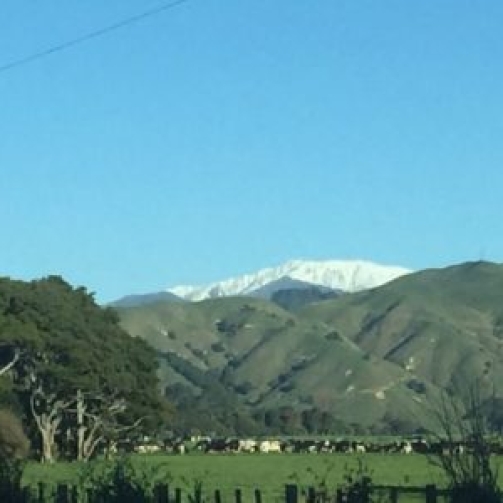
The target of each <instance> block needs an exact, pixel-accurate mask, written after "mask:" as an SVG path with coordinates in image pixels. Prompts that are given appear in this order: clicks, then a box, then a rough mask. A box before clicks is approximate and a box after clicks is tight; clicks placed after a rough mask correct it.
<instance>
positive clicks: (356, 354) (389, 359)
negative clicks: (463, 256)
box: [119, 262, 503, 431]
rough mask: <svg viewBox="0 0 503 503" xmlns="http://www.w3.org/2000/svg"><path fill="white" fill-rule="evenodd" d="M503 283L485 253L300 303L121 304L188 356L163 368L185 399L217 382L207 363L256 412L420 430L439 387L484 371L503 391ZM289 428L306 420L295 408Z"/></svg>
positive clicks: (133, 319)
mask: <svg viewBox="0 0 503 503" xmlns="http://www.w3.org/2000/svg"><path fill="white" fill-rule="evenodd" d="M502 292H503V267H502V266H500V265H495V264H490V263H484V262H480V263H467V264H462V265H459V266H453V267H448V268H445V269H438V270H426V271H421V272H418V273H413V274H410V275H406V276H403V277H400V278H398V279H395V280H394V281H391V282H390V283H387V284H385V285H383V286H380V287H377V288H375V289H372V290H368V291H364V292H359V293H354V294H344V295H341V296H337V297H336V298H331V299H327V300H322V301H319V302H315V303H313V304H309V305H307V306H304V307H302V304H300V305H299V309H298V310H296V311H286V310H284V309H282V308H281V307H280V306H278V305H276V304H274V303H273V302H270V301H267V300H265V299H259V298H247V297H226V298H218V299H210V300H205V301H201V302H195V303H172V302H158V303H155V304H148V305H144V306H138V307H135V308H130V309H120V310H119V312H120V316H121V320H122V325H123V327H124V328H125V329H126V330H127V331H129V333H131V334H132V335H136V336H140V337H142V338H144V339H146V340H147V341H148V342H149V343H151V344H152V345H153V346H154V347H155V348H156V349H157V350H158V351H159V352H161V353H162V354H164V355H168V356H169V355H174V356H175V357H176V358H178V363H180V361H182V362H184V364H183V365H182V366H180V365H178V366H177V367H176V368H175V366H173V365H170V364H166V363H165V365H163V369H164V370H163V379H164V382H165V385H166V386H167V387H171V390H172V387H173V386H174V385H176V386H178V388H177V390H178V392H179V391H180V390H183V393H184V397H185V398H184V399H185V400H186V397H187V396H188V395H192V396H199V397H203V398H207V397H208V394H209V393H211V392H212V391H211V390H210V389H208V388H207V387H205V386H204V385H202V384H201V383H202V382H203V381H204V380H201V374H199V378H198V379H194V377H193V376H194V371H193V370H194V369H198V370H199V372H202V373H203V374H202V375H207V376H208V379H210V377H211V379H212V380H213V381H212V382H214V383H217V382H218V383H219V385H220V386H221V387H220V391H219V393H220V394H221V393H222V390H225V393H224V394H225V395H226V400H228V399H229V400H233V401H234V402H233V403H234V404H235V405H234V406H235V407H238V408H239V410H240V411H241V412H243V411H244V413H246V411H247V413H248V415H249V416H250V417H252V416H253V417H257V416H258V417H260V416H261V414H263V413H264V411H269V412H270V411H278V410H282V411H283V412H282V414H283V415H282V416H281V414H280V416H281V417H284V416H285V414H286V413H285V411H288V414H290V415H293V416H295V417H297V416H303V415H306V414H308V413H315V414H322V413H326V414H328V415H329V416H330V417H331V418H332V420H333V421H332V423H331V424H337V425H339V426H340V427H341V428H343V427H348V425H349V426H350V427H351V428H353V429H354V428H357V429H363V430H365V431H392V430H393V429H397V428H398V429H408V430H415V429H418V428H421V427H427V428H428V427H431V424H432V423H431V414H430V412H431V408H432V404H434V403H437V401H438V397H439V393H440V390H441V389H442V388H445V387H448V388H451V389H452V390H454V392H455V390H457V389H462V387H463V386H466V384H467V383H469V382H473V381H474V379H476V378H481V379H482V380H483V381H484V382H486V383H487V385H488V389H489V388H491V389H492V387H493V385H494V386H496V392H497V393H500V390H499V389H498V388H497V386H498V384H499V382H503V381H502V379H501V378H503V305H502V303H501V293H502ZM290 294H291V292H290ZM313 300H316V299H313ZM168 359H169V358H168ZM190 369H192V370H190ZM205 373H206V374H205ZM212 388H213V390H215V389H216V387H214V386H213V387H212ZM231 397H232V398H231ZM313 411H314V412H313ZM288 414H286V415H288ZM288 427H291V428H293V429H295V428H302V425H300V426H299V421H298V420H296V419H292V421H291V424H289V425H288ZM285 429H286V430H288V428H287V427H286V426H285Z"/></svg>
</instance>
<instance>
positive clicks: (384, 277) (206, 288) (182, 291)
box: [168, 260, 411, 301]
mask: <svg viewBox="0 0 503 503" xmlns="http://www.w3.org/2000/svg"><path fill="white" fill-rule="evenodd" d="M410 272H411V271H410V270H409V269H405V268H403V267H397V266H386V265H381V264H375V263H373V262H369V261H364V260H290V261H288V262H285V263H284V264H281V265H279V266H278V267H269V268H267V269H261V270H260V271H258V272H255V273H252V274H244V275H242V276H238V277H235V278H230V279H226V280H224V281H218V282H215V283H211V284H209V285H202V286H190V285H181V286H176V287H174V288H170V289H168V292H171V293H174V294H175V295H177V296H179V297H182V298H184V299H186V300H193V301H198V300H203V299H208V298H214V297H227V296H233V295H250V294H251V293H252V292H254V291H255V290H257V289H259V288H261V287H263V286H265V285H267V284H268V283H271V282H273V281H277V280H279V279H281V278H285V277H289V278H292V279H295V280H299V281H303V282H306V283H312V284H315V285H321V286H325V287H328V288H333V289H336V290H343V291H345V292H356V291H360V290H366V289H368V288H374V287H376V286H380V285H383V284H384V283H387V282H389V281H391V280H393V279H395V278H398V277H399V276H403V275H404V274H408V273H410Z"/></svg>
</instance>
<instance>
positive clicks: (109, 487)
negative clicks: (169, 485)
mask: <svg viewBox="0 0 503 503" xmlns="http://www.w3.org/2000/svg"><path fill="white" fill-rule="evenodd" d="M170 479H171V476H170V474H169V472H168V471H167V470H166V465H163V464H159V465H156V466H153V465H151V464H149V465H147V464H145V465H144V467H143V468H142V469H140V468H138V467H136V466H134V465H133V463H131V460H130V459H129V458H128V457H120V458H117V459H116V460H114V461H109V462H102V461H94V462H91V463H87V464H86V465H84V467H83V468H82V470H81V472H80V485H81V487H83V488H84V489H85V490H86V492H88V493H90V494H91V495H92V498H93V500H95V501H106V502H107V503H147V502H150V501H152V497H153V489H154V487H155V485H156V484H157V483H159V482H160V481H161V480H162V481H163V482H167V481H169V480H170Z"/></svg>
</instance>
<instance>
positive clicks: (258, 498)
mask: <svg viewBox="0 0 503 503" xmlns="http://www.w3.org/2000/svg"><path fill="white" fill-rule="evenodd" d="M255 503H262V493H261V492H260V489H255Z"/></svg>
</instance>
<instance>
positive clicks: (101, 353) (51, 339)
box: [0, 276, 167, 462]
mask: <svg viewBox="0 0 503 503" xmlns="http://www.w3.org/2000/svg"><path fill="white" fill-rule="evenodd" d="M0 347H2V348H5V352H9V351H10V354H11V355H13V356H14V355H17V356H16V358H17V360H16V362H15V363H14V364H13V365H12V366H11V367H10V368H9V370H10V374H11V379H12V382H13V392H14V393H16V395H17V397H18V398H19V400H20V402H21V404H22V406H23V407H24V411H25V414H26V417H27V418H30V420H31V423H32V426H35V429H36V431H37V432H38V435H39V446H40V451H41V457H42V460H43V461H47V462H51V461H53V460H54V458H55V456H56V453H57V449H58V447H60V448H61V447H62V445H63V443H64V442H65V443H66V452H67V454H68V455H69V456H72V457H76V458H80V459H87V458H89V457H90V456H92V454H93V453H94V452H95V449H96V448H97V446H98V445H100V444H106V443H107V442H109V441H112V438H116V437H117V435H118V434H119V433H120V432H121V431H122V432H124V433H125V432H129V431H130V430H131V429H132V428H134V427H136V428H141V427H143V428H145V429H150V428H152V427H155V425H157V424H159V423H160V422H161V421H162V420H163V418H164V414H165V413H166V411H167V408H166V404H165V402H164V400H163V398H162V396H161V393H160V390H159V384H158V379H157V374H156V371H157V365H156V355H155V352H154V350H153V349H151V348H150V347H149V346H148V345H147V344H146V343H145V342H143V341H142V340H140V339H137V338H133V337H130V336H129V335H128V334H127V333H126V332H125V331H124V330H123V329H122V328H121V327H120V326H119V320H118V317H117V315H116V313H115V311H113V310H111V309H109V308H101V307H100V306H98V305H97V304H96V302H95V301H94V298H93V295H92V294H90V293H88V292H87V291H86V289H85V288H82V287H79V288H73V287H72V286H71V285H69V284H68V283H66V282H65V281H64V280H63V279H62V278H60V277H58V276H50V277H48V278H44V279H41V280H35V281H31V282H28V283H27V282H22V281H13V280H10V279H0ZM0 356H1V355H0ZM13 356H12V357H13ZM63 439H64V442H63Z"/></svg>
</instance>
